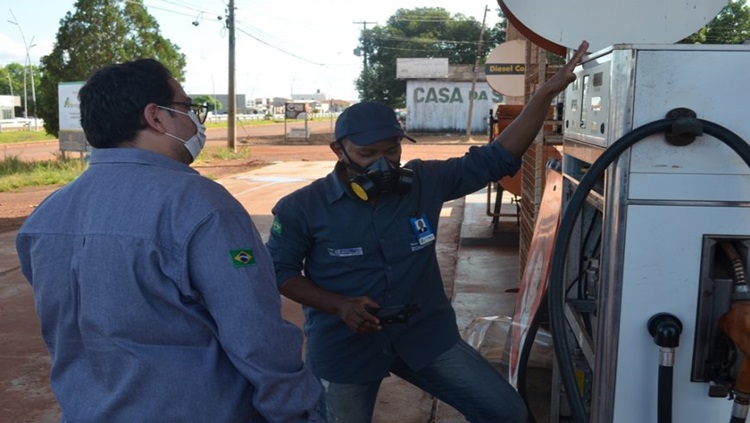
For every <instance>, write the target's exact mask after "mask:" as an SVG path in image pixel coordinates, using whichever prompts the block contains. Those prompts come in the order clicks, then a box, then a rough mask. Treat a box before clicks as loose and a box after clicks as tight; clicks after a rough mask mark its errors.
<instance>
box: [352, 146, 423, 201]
mask: <svg viewBox="0 0 750 423" xmlns="http://www.w3.org/2000/svg"><path fill="white" fill-rule="evenodd" d="M341 150H342V151H343V152H344V155H345V156H346V157H347V159H349V163H346V166H347V167H348V168H349V169H351V170H353V171H355V172H357V176H355V177H354V178H352V179H351V180H350V181H349V186H351V188H352V192H354V195H356V196H357V197H358V198H359V199H360V200H362V201H368V200H371V199H373V198H377V197H378V196H379V195H380V194H382V193H385V192H395V193H397V194H406V193H407V192H409V190H411V184H412V183H413V182H414V172H412V171H411V169H405V168H403V167H400V166H398V165H396V164H394V163H392V162H390V161H389V160H388V159H386V158H385V157H381V158H379V159H377V160H375V161H374V162H372V163H370V164H369V165H368V166H367V167H366V168H364V167H362V166H359V165H357V164H355V163H354V162H353V161H352V159H351V158H350V157H349V155H348V154H347V153H346V150H345V149H344V148H343V146H342V148H341Z"/></svg>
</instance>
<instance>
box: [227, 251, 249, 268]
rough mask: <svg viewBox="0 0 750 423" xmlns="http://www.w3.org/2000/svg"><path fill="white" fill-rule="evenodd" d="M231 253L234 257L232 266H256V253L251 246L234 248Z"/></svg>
mask: <svg viewBox="0 0 750 423" xmlns="http://www.w3.org/2000/svg"><path fill="white" fill-rule="evenodd" d="M229 255H230V256H231V257H232V266H234V267H247V266H255V254H254V253H253V250H251V249H249V248H243V249H241V250H232V251H230V252H229Z"/></svg>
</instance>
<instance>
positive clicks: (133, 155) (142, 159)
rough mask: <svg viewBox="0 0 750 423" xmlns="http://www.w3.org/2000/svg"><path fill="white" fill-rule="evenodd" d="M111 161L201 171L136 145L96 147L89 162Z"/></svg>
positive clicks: (104, 162) (102, 162)
mask: <svg viewBox="0 0 750 423" xmlns="http://www.w3.org/2000/svg"><path fill="white" fill-rule="evenodd" d="M111 163H134V164H145V165H152V166H162V167H166V168H169V169H172V170H177V171H182V172H188V173H196V174H198V173H199V172H198V171H197V170H195V169H193V168H192V167H190V166H188V165H186V164H185V163H182V162H180V161H177V160H175V159H172V158H170V157H167V156H165V155H163V154H159V153H154V152H152V151H148V150H144V149H142V148H135V147H118V148H96V149H94V150H93V151H92V152H91V160H90V161H89V164H91V165H96V164H111Z"/></svg>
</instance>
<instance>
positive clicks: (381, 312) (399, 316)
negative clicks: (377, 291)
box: [365, 304, 419, 325]
mask: <svg viewBox="0 0 750 423" xmlns="http://www.w3.org/2000/svg"><path fill="white" fill-rule="evenodd" d="M365 308H366V309H367V311H368V312H369V313H370V314H372V315H373V316H375V317H377V318H378V320H379V321H380V324H381V325H392V324H395V323H406V322H408V321H409V319H411V317H412V316H414V315H415V314H417V313H419V304H399V305H393V306H386V307H368V306H366V307H365Z"/></svg>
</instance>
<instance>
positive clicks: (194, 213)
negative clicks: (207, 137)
mask: <svg viewBox="0 0 750 423" xmlns="http://www.w3.org/2000/svg"><path fill="white" fill-rule="evenodd" d="M16 246H17V250H18V256H19V259H20V262H21V270H22V272H23V274H24V276H25V277H26V278H27V279H28V280H29V281H30V282H31V285H32V286H33V291H34V300H35V304H36V310H37V313H38V315H39V319H40V321H41V328H42V335H43V337H44V341H45V343H46V345H47V348H48V349H49V352H50V357H51V360H52V371H51V385H52V390H53V392H54V394H55V396H56V397H57V399H58V401H59V403H60V406H61V409H62V413H63V421H70V422H145V421H159V422H212V423H213V422H266V421H274V422H282V421H283V422H311V421H316V419H317V418H318V417H317V416H318V415H317V412H316V411H315V409H316V407H317V402H318V400H319V397H320V392H321V387H320V383H319V381H318V380H317V379H316V378H315V376H314V375H313V374H312V373H311V372H310V371H309V369H308V368H307V367H306V366H304V364H303V362H302V355H301V344H302V334H301V332H300V330H299V329H298V328H296V327H295V326H294V325H292V324H291V323H288V322H286V321H284V320H283V319H282V317H281V301H280V296H279V293H278V290H277V288H276V285H275V278H274V274H273V268H272V265H271V259H270V257H269V255H268V253H267V251H266V250H265V248H264V246H263V243H262V240H261V237H260V236H259V234H258V232H257V230H256V228H255V226H254V224H253V222H252V220H251V219H250V216H249V215H248V214H247V212H246V211H245V209H244V208H243V207H242V205H241V204H240V203H239V202H238V201H237V200H236V199H234V198H233V197H232V196H231V194H230V193H229V192H228V191H227V190H226V189H225V188H223V187H222V186H221V185H219V184H217V183H216V182H214V181H211V180H209V179H208V178H205V177H202V176H201V175H200V174H198V172H196V171H195V170H194V169H192V168H190V167H189V166H187V165H185V164H183V163H180V162H178V161H175V160H173V159H171V158H168V157H166V156H163V155H160V154H156V153H153V152H149V151H146V150H143V149H138V148H113V149H98V150H95V151H94V152H93V153H92V155H91V162H90V167H89V169H87V170H86V171H85V172H83V174H81V175H80V176H79V177H78V178H77V179H76V180H75V181H73V182H72V183H70V184H68V185H67V186H65V187H63V188H62V189H60V190H58V191H57V192H55V193H53V194H52V195H51V196H49V197H48V198H47V199H45V200H44V202H42V204H41V205H39V207H38V208H37V209H36V210H35V211H34V212H33V214H32V215H31V216H30V217H29V218H28V219H27V220H26V222H25V223H24V225H23V227H22V228H21V229H20V231H19V234H18V237H17V240H16Z"/></svg>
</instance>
